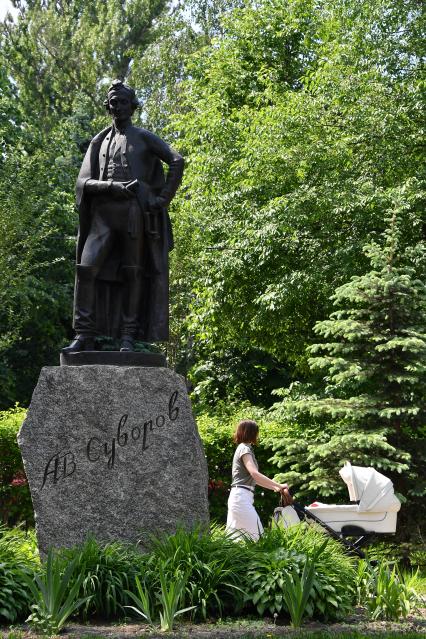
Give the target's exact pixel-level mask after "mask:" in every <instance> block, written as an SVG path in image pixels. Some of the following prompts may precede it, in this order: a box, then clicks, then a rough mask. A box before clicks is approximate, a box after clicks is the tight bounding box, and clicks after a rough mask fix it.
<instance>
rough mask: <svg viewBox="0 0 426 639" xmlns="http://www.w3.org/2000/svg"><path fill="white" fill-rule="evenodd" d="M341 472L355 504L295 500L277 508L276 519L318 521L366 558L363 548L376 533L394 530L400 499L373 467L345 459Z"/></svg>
mask: <svg viewBox="0 0 426 639" xmlns="http://www.w3.org/2000/svg"><path fill="white" fill-rule="evenodd" d="M339 474H340V476H341V477H342V479H343V481H344V482H345V484H346V485H347V487H348V490H349V499H350V500H351V501H352V502H354V503H353V504H348V505H342V506H340V505H337V504H323V503H321V502H314V503H313V504H311V505H310V506H301V505H300V504H297V503H294V502H293V503H292V505H287V506H286V507H280V508H276V509H275V513H274V519H275V520H276V521H277V522H279V521H281V522H282V524H283V525H284V526H286V527H288V526H292V525H295V524H297V523H299V522H300V520H301V519H302V520H303V519H304V520H306V521H308V522H309V521H315V522H316V523H318V524H320V525H321V526H322V527H323V528H325V530H327V532H328V533H329V534H330V535H331V536H332V537H334V538H335V539H338V540H339V541H340V542H341V543H343V544H344V546H345V547H346V548H347V549H348V550H349V551H350V552H352V553H353V554H356V555H358V557H361V558H364V556H365V555H364V553H363V552H362V551H361V550H360V548H361V547H362V546H365V545H367V544H368V543H369V542H370V541H371V540H372V538H373V537H374V536H376V535H382V534H393V533H395V531H396V514H397V512H398V511H399V509H400V508H401V502H400V501H399V499H398V498H397V497H396V496H395V494H394V491H393V484H392V482H391V480H390V479H388V478H387V477H385V476H384V475H382V474H381V473H378V472H377V470H374V468H363V467H361V466H352V465H351V464H350V463H349V462H346V464H345V465H344V466H343V468H341V470H340V471H339Z"/></svg>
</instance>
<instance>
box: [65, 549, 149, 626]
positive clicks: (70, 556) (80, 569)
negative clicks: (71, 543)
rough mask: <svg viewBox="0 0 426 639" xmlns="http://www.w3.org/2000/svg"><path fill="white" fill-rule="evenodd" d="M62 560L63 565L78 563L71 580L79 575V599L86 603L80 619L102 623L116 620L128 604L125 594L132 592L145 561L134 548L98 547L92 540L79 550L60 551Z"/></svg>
mask: <svg viewBox="0 0 426 639" xmlns="http://www.w3.org/2000/svg"><path fill="white" fill-rule="evenodd" d="M61 557H62V559H63V561H64V562H65V563H67V562H69V561H74V560H75V561H76V562H77V564H76V565H77V570H76V572H75V574H74V576H73V577H72V579H73V580H75V579H77V576H78V575H81V579H79V583H80V586H79V597H80V598H82V599H84V600H85V604H84V607H83V609H82V613H83V616H84V617H85V618H87V617H89V616H99V617H102V618H104V619H111V618H115V617H117V615H119V614H121V613H123V612H124V607H125V606H126V605H128V604H130V603H131V599H130V598H129V595H128V594H127V593H128V592H129V591H132V590H133V588H134V586H135V584H136V582H135V577H136V575H138V574H139V573H141V572H143V570H144V565H145V563H146V561H147V557H144V556H143V555H142V554H141V553H140V552H139V550H138V549H137V548H136V547H134V546H131V545H126V544H120V543H118V542H113V543H101V542H98V541H97V540H96V539H93V538H89V539H88V540H87V541H86V542H85V543H84V544H83V545H82V546H76V547H75V548H71V549H64V550H62V551H61Z"/></svg>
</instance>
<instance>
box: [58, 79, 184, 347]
mask: <svg viewBox="0 0 426 639" xmlns="http://www.w3.org/2000/svg"><path fill="white" fill-rule="evenodd" d="M105 106H106V108H107V111H108V112H109V113H110V114H111V115H112V120H113V122H112V126H110V127H108V128H106V129H104V130H103V131H101V132H100V133H99V134H98V135H96V136H95V137H94V138H93V140H92V142H91V144H90V146H89V148H88V150H87V153H86V156H85V158H84V160H83V164H82V166H81V169H80V173H79V176H78V178H77V206H78V208H79V213H80V228H79V234H78V238H77V266H76V282H75V295H74V324H73V326H74V329H75V332H76V336H75V339H74V340H73V341H72V343H71V344H70V345H69V346H67V347H66V348H64V349H63V352H65V353H69V352H78V351H84V350H93V349H94V338H95V336H97V335H105V336H110V337H120V338H121V348H120V350H121V351H133V350H134V340H135V339H140V340H142V341H145V342H155V341H165V340H167V339H168V334H169V327H168V322H169V312H168V301H169V299H168V293H169V291H168V252H169V251H170V250H171V249H172V248H173V237H172V230H171V224H170V219H169V216H168V213H167V206H168V205H169V204H170V202H171V200H172V198H173V196H174V195H175V193H176V190H177V188H178V186H179V184H180V182H181V179H182V173H183V158H182V157H181V156H180V155H179V153H177V152H176V151H174V150H173V149H172V148H171V147H170V146H169V145H168V144H166V142H164V141H163V140H162V139H161V138H159V137H158V136H156V135H154V134H153V133H150V132H149V131H147V130H145V129H141V128H138V127H135V126H133V125H132V121H131V116H132V115H133V112H134V111H135V109H136V108H137V107H138V106H139V104H138V101H137V99H136V95H135V91H134V90H133V89H132V88H130V87H129V86H127V85H126V84H124V83H123V82H121V81H120V80H115V81H114V82H113V83H112V85H111V87H110V88H109V90H108V97H107V99H106V101H105ZM162 162H164V163H166V164H168V171H167V177H165V176H164V171H163V166H162Z"/></svg>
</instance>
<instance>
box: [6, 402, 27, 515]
mask: <svg viewBox="0 0 426 639" xmlns="http://www.w3.org/2000/svg"><path fill="white" fill-rule="evenodd" d="M26 414H27V411H26V410H25V408H22V407H21V406H19V405H18V404H16V406H15V407H14V408H11V409H10V410H5V411H0V519H1V521H2V522H3V523H4V524H7V525H9V526H15V525H17V524H19V523H20V522H25V523H26V525H27V526H32V525H33V524H34V515H33V507H32V502H31V496H30V491H29V488H28V482H27V479H26V477H25V472H24V467H23V463H22V457H21V453H20V450H19V447H18V442H17V441H16V436H17V434H18V431H19V429H20V427H21V424H22V422H23V421H24V419H25V416H26Z"/></svg>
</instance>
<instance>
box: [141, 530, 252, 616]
mask: <svg viewBox="0 0 426 639" xmlns="http://www.w3.org/2000/svg"><path fill="white" fill-rule="evenodd" d="M252 547H253V544H236V543H235V542H234V541H233V540H232V539H231V538H230V536H229V535H228V534H227V533H226V532H225V531H224V529H223V528H222V527H220V526H217V525H213V526H212V527H211V530H210V531H207V530H204V529H201V528H198V529H195V530H192V531H188V530H185V529H184V528H179V529H178V530H177V531H176V533H175V534H174V535H170V536H167V537H160V538H157V539H153V540H152V547H151V552H152V554H151V558H150V560H149V562H148V563H147V565H146V572H145V575H147V571H151V575H152V576H151V582H150V583H152V584H154V587H155V579H156V578H157V576H156V573H157V570H156V567H157V564H158V563H159V562H161V563H162V564H163V565H164V566H165V570H166V571H167V573H168V575H169V576H173V575H174V574H175V572H180V573H183V574H187V575H188V579H187V583H186V587H185V604H186V605H187V606H191V607H193V610H194V612H193V616H194V617H195V616H197V615H199V616H201V617H202V618H204V619H206V618H207V616H220V617H221V616H223V614H224V612H225V611H227V610H229V611H232V612H234V611H235V609H241V607H242V605H243V601H244V592H243V590H242V588H241V584H242V582H243V580H244V576H245V574H246V572H247V565H248V564H249V563H250V557H251V555H252V552H253V551H252Z"/></svg>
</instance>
